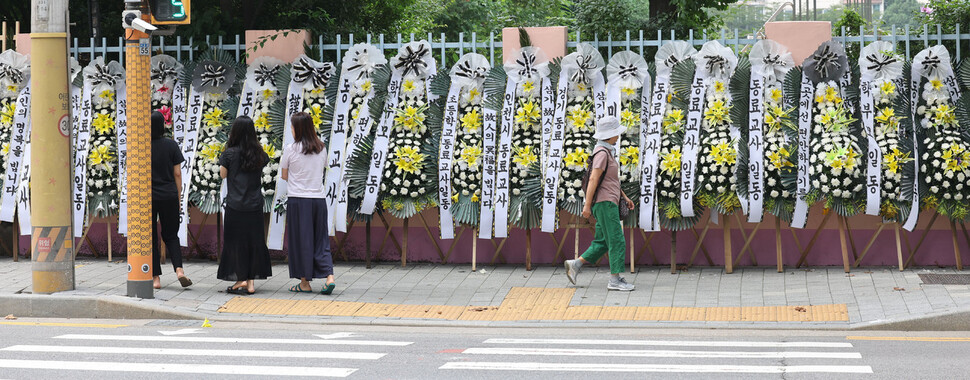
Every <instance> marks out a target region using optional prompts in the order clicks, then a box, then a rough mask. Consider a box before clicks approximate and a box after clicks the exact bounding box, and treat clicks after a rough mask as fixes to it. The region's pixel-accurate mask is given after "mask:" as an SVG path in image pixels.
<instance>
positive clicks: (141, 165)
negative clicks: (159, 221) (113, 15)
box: [123, 0, 156, 298]
mask: <svg viewBox="0 0 970 380" xmlns="http://www.w3.org/2000/svg"><path fill="white" fill-rule="evenodd" d="M132 11H140V12H141V13H140V14H138V15H137V17H138V18H140V19H141V20H142V21H145V24H147V23H148V22H149V21H150V20H151V18H150V17H149V10H148V6H147V3H146V2H145V1H139V0H125V14H129V12H132ZM123 17H125V16H123ZM124 23H125V24H126V25H127V26H129V27H128V28H126V29H125V63H126V66H127V70H126V73H125V78H126V83H127V84H126V86H127V91H128V108H127V111H126V112H127V113H128V160H127V167H126V169H125V170H127V182H128V183H127V186H128V296H129V297H138V298H155V289H154V288H152V239H154V238H156V237H155V236H152V223H154V221H153V220H152V146H151V122H150V113H149V110H150V109H151V93H150V91H151V86H150V85H149V76H150V75H151V58H152V56H151V54H152V53H151V36H149V35H148V34H147V33H145V32H142V31H139V30H138V29H136V28H134V27H132V25H131V24H132V22H131V21H128V20H126V21H124Z"/></svg>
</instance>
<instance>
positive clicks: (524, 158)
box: [512, 145, 539, 168]
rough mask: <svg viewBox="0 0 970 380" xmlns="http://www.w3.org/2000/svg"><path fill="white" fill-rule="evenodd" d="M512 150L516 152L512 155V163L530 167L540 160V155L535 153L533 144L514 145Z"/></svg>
mask: <svg viewBox="0 0 970 380" xmlns="http://www.w3.org/2000/svg"><path fill="white" fill-rule="evenodd" d="M512 150H514V151H515V153H514V154H513V155H512V163H514V164H517V165H519V166H522V167H526V168H527V167H529V166H532V165H533V164H535V163H536V162H539V156H537V155H536V154H535V152H534V151H533V149H532V146H531V145H526V146H523V147H520V146H514V147H513V148H512Z"/></svg>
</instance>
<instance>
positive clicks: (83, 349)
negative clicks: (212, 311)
mask: <svg viewBox="0 0 970 380" xmlns="http://www.w3.org/2000/svg"><path fill="white" fill-rule="evenodd" d="M0 351H15V352H61V353H67V352H69V353H90V354H131V355H177V356H229V357H265V358H300V359H304V358H306V359H361V360H377V359H380V358H382V357H384V355H387V354H382V353H376V352H325V351H258V350H210V349H185V348H140V347H95V346H35V345H17V346H10V347H6V348H0Z"/></svg>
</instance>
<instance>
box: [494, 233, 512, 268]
mask: <svg viewBox="0 0 970 380" xmlns="http://www.w3.org/2000/svg"><path fill="white" fill-rule="evenodd" d="M495 239H496V238H493V239H489V241H490V242H492V246H493V247H495V253H494V254H493V255H492V262H491V264H490V265H495V261H497V260H498V259H499V258H500V257H501V258H502V263H505V256H503V255H502V247H505V242H507V241H509V238H501V239H502V242H501V243H496V242H495Z"/></svg>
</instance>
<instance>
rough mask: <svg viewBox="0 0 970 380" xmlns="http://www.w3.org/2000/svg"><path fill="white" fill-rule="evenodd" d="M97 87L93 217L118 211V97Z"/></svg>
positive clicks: (90, 166)
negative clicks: (116, 115) (116, 117)
mask: <svg viewBox="0 0 970 380" xmlns="http://www.w3.org/2000/svg"><path fill="white" fill-rule="evenodd" d="M94 88H95V89H97V90H95V93H94V94H93V95H92V99H91V100H92V101H91V104H92V109H91V114H92V118H91V137H90V142H89V145H88V157H87V176H86V177H87V186H88V192H89V194H91V196H89V197H88V202H87V204H88V209H89V210H90V213H91V214H92V215H93V216H95V217H106V216H109V215H113V214H115V213H117V212H118V201H117V198H118V138H117V132H116V131H115V129H116V128H117V125H116V122H115V112H116V111H117V103H116V99H115V96H116V95H117V94H116V93H115V90H114V88H112V87H111V86H108V85H101V86H95V87H94ZM5 148H6V146H5ZM5 150H6V149H5Z"/></svg>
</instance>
